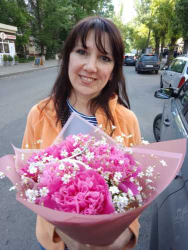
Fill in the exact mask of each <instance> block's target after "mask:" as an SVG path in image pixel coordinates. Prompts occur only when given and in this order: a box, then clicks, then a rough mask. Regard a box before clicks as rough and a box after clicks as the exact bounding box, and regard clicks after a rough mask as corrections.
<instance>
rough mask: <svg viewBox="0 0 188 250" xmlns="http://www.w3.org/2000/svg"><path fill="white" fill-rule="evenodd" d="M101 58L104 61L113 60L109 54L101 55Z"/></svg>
mask: <svg viewBox="0 0 188 250" xmlns="http://www.w3.org/2000/svg"><path fill="white" fill-rule="evenodd" d="M101 60H103V61H104V62H111V59H110V58H109V57H108V56H101Z"/></svg>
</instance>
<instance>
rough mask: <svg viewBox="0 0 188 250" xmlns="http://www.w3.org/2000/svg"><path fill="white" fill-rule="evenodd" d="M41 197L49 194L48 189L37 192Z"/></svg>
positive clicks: (44, 188)
mask: <svg viewBox="0 0 188 250" xmlns="http://www.w3.org/2000/svg"><path fill="white" fill-rule="evenodd" d="M39 193H40V196H41V197H46V196H47V195H48V193H49V189H48V188H47V187H43V188H41V189H40V190H39Z"/></svg>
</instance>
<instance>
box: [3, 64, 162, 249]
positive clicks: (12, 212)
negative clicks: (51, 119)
mask: <svg viewBox="0 0 188 250" xmlns="http://www.w3.org/2000/svg"><path fill="white" fill-rule="evenodd" d="M57 71H58V70H57V68H55V69H46V70H42V71H38V72H33V73H27V74H24V75H18V76H14V77H9V78H6V79H5V78H3V79H0V100H1V101H0V121H1V122H0V157H1V156H3V155H5V154H10V153H12V152H13V150H12V146H11V144H10V143H12V144H14V145H15V146H16V147H20V146H21V141H22V137H23V131H24V128H25V124H26V117H27V114H28V112H29V110H30V108H31V107H32V106H33V105H34V104H36V103H37V102H38V101H39V100H41V99H43V98H45V97H47V95H48V94H49V91H50V89H51V88H52V85H53V82H54V80H55V78H56V75H57ZM124 73H125V77H126V81H127V90H128V94H129V98H130V103H131V109H132V110H133V111H134V112H135V114H136V115H137V117H138V120H139V123H140V127H141V133H142V136H143V137H144V139H145V140H148V141H149V142H154V141H155V140H154V137H153V133H152V123H153V120H154V117H155V116H156V115H157V114H158V113H160V112H162V106H163V101H162V100H157V99H155V98H154V97H153V93H154V91H155V90H157V89H158V87H159V78H160V77H159V75H155V74H148V73H147V74H146V73H144V74H139V75H138V74H137V73H136V72H135V71H134V67H131V66H130V67H127V66H126V67H124ZM11 186H12V185H11V183H10V182H9V180H7V179H3V180H0V190H1V192H0V250H26V249H28V250H38V249H39V247H38V243H37V241H36V238H35V220H36V216H35V215H34V214H33V213H32V212H31V211H29V210H28V209H27V208H25V207H23V205H21V204H19V203H18V202H17V201H16V199H15V192H14V191H12V192H10V191H9V188H10V187H11ZM151 213H152V206H150V207H149V208H148V209H147V210H146V211H145V212H144V213H143V215H142V216H141V219H140V222H141V230H140V238H139V243H138V245H137V247H136V248H135V250H148V249H149V248H148V246H149V234H150V225H151Z"/></svg>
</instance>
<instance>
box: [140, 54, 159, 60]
mask: <svg viewBox="0 0 188 250" xmlns="http://www.w3.org/2000/svg"><path fill="white" fill-rule="evenodd" d="M157 60H158V57H157V56H156V55H148V56H146V55H145V56H143V57H142V61H157Z"/></svg>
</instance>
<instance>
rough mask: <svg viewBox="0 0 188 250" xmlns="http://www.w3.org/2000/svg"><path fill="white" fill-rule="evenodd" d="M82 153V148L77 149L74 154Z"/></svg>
mask: <svg viewBox="0 0 188 250" xmlns="http://www.w3.org/2000/svg"><path fill="white" fill-rule="evenodd" d="M81 152H82V150H81V149H80V148H75V149H74V151H73V153H72V154H73V155H77V154H80V153H81Z"/></svg>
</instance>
